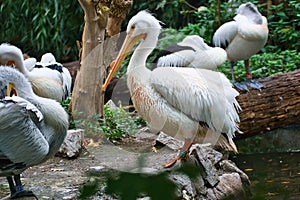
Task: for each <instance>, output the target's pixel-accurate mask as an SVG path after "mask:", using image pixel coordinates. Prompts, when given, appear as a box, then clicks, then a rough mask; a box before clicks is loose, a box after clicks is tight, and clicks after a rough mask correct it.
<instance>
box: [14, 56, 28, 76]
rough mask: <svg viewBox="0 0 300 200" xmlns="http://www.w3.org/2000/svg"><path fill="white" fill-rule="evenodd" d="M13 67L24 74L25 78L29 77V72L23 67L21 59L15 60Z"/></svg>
mask: <svg viewBox="0 0 300 200" xmlns="http://www.w3.org/2000/svg"><path fill="white" fill-rule="evenodd" d="M14 61H15V66H16V68H17V69H18V70H19V71H20V72H21V73H22V74H24V75H25V76H26V77H27V78H28V77H29V71H28V69H27V68H26V67H25V65H24V61H23V58H16V59H15V60H14Z"/></svg>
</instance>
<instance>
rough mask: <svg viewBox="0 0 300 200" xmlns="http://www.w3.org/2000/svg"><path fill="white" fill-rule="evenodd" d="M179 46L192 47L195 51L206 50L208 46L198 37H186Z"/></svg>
mask: <svg viewBox="0 0 300 200" xmlns="http://www.w3.org/2000/svg"><path fill="white" fill-rule="evenodd" d="M178 44H179V45H187V46H191V47H193V48H194V49H195V50H197V51H199V50H208V49H209V46H208V45H207V44H206V43H205V42H204V40H203V38H202V37H200V36H199V35H189V36H186V37H185V38H184V39H183V40H182V42H180V43H178Z"/></svg>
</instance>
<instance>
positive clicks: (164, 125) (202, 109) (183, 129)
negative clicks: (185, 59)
mask: <svg viewBox="0 0 300 200" xmlns="http://www.w3.org/2000/svg"><path fill="white" fill-rule="evenodd" d="M160 29H161V26H160V24H159V21H158V20H157V19H156V18H154V17H153V16H152V15H151V14H149V13H148V12H146V11H141V12H139V13H138V14H137V15H135V16H134V17H133V18H132V19H131V20H130V21H129V23H128V26H127V36H126V38H125V41H124V43H123V45H122V48H121V50H120V52H119V54H118V56H117V58H116V60H115V61H114V62H113V63H112V68H111V72H110V73H109V75H108V77H107V79H106V82H105V83H104V85H103V87H102V90H103V91H105V90H106V87H107V85H108V83H109V81H110V80H111V79H112V77H113V76H114V74H115V73H116V72H117V70H118V69H119V67H120V65H121V63H122V61H123V60H124V59H125V57H126V55H127V54H128V53H129V52H130V49H131V48H132V47H133V46H134V45H135V43H137V42H138V41H141V43H140V44H139V45H138V47H137V48H136V49H135V51H134V53H133V55H132V57H131V60H130V62H129V65H128V69H127V84H128V87H129V90H130V94H131V98H132V101H133V104H134V106H135V108H136V110H137V111H138V113H139V114H140V115H141V117H142V118H143V119H145V120H146V121H147V122H148V124H149V126H150V127H151V128H152V129H153V130H157V131H159V130H162V131H163V132H165V133H167V134H169V135H171V136H173V137H176V138H178V139H181V140H184V145H183V147H182V153H181V154H180V155H179V156H178V157H177V158H175V159H174V160H173V161H172V162H170V163H169V164H167V165H166V166H165V167H169V166H172V165H173V164H174V163H175V162H176V160H179V159H181V158H184V157H185V156H186V155H187V152H188V150H189V148H190V146H191V144H192V143H193V141H196V142H198V141H199V142H211V143H213V144H216V143H217V144H219V145H222V146H223V147H225V148H228V149H229V150H233V151H235V152H236V151H237V149H236V146H235V144H234V142H233V140H232V138H233V137H234V134H235V132H236V131H237V132H238V131H239V130H238V125H237V123H236V122H238V121H239V116H238V114H237V109H239V104H238V102H237V101H236V99H235V97H236V96H237V95H238V92H237V91H236V90H235V89H233V88H232V85H231V83H230V82H229V80H228V79H227V78H226V77H225V76H224V75H223V74H222V73H219V72H215V71H211V70H205V69H197V68H180V67H178V68H177V67H159V68H156V69H154V70H153V71H151V70H149V69H148V68H146V59H147V57H148V55H149V54H150V53H151V52H152V50H153V49H154V48H155V46H156V44H157V40H158V35H159V33H160ZM221 133H224V134H225V137H224V136H223V135H222V134H221ZM203 139H204V140H203Z"/></svg>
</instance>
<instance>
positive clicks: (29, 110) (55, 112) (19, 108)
mask: <svg viewBox="0 0 300 200" xmlns="http://www.w3.org/2000/svg"><path fill="white" fill-rule="evenodd" d="M11 86H12V87H13V90H14V93H16V94H17V96H12V97H10V95H9V96H6V95H3V94H5V93H4V92H3V90H4V89H5V90H7V91H10V89H7V88H10V87H11ZM0 91H2V92H1V93H0V97H1V99H0V133H1V134H0V161H1V162H0V176H6V177H7V180H8V183H9V187H10V191H11V197H19V196H28V195H29V196H33V193H32V192H31V191H25V190H24V189H23V186H22V183H21V180H20V174H21V173H22V172H23V171H24V170H26V169H27V168H28V167H30V166H33V165H37V164H40V163H42V162H44V161H46V160H47V159H49V158H50V157H52V156H54V154H55V153H56V152H57V150H58V149H59V147H60V145H61V144H62V142H63V140H64V138H65V136H66V133H67V130H68V115H67V113H66V112H65V110H64V109H63V108H62V106H61V105H60V104H59V103H58V102H57V101H55V100H52V99H47V98H43V97H39V96H37V95H35V94H34V93H33V90H32V88H31V85H30V83H29V81H28V80H27V79H26V78H25V77H24V75H23V74H22V73H20V72H19V71H18V70H16V69H14V68H11V67H5V66H0ZM13 177H14V178H13ZM13 180H14V181H13Z"/></svg>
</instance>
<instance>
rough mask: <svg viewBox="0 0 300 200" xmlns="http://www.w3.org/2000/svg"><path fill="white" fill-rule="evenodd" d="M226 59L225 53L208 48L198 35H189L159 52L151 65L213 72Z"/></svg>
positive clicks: (216, 48)
mask: <svg viewBox="0 0 300 200" xmlns="http://www.w3.org/2000/svg"><path fill="white" fill-rule="evenodd" d="M226 59H227V54H226V51H225V50H224V49H222V48H220V47H210V46H208V45H207V44H206V43H205V42H204V40H203V38H201V37H200V36H198V35H189V36H187V37H185V38H184V39H183V40H182V41H181V42H180V43H178V44H175V45H172V46H169V47H167V48H166V49H164V50H162V51H161V52H159V54H158V55H157V57H156V58H155V59H154V61H153V63H157V64H156V65H157V67H170V66H174V67H195V68H202V69H211V70H214V69H216V68H217V67H218V66H220V65H222V64H223V63H224V62H225V61H226Z"/></svg>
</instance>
